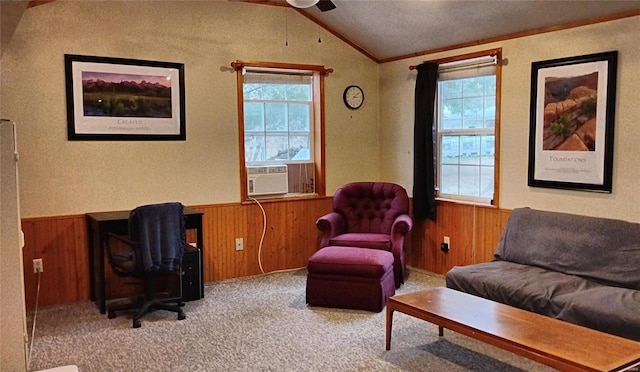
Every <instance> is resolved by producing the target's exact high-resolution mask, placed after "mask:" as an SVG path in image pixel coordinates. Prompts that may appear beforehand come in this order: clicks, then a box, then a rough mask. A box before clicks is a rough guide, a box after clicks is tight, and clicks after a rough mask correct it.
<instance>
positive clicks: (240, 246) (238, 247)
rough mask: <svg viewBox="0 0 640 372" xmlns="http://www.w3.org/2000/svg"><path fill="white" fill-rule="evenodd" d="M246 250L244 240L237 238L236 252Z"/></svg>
mask: <svg viewBox="0 0 640 372" xmlns="http://www.w3.org/2000/svg"><path fill="white" fill-rule="evenodd" d="M243 249H244V239H243V238H236V251H241V250H243Z"/></svg>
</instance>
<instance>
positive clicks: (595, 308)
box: [554, 282, 640, 341]
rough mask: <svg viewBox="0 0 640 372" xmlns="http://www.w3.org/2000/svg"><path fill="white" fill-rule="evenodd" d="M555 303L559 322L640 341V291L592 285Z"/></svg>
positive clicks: (555, 300)
mask: <svg viewBox="0 0 640 372" xmlns="http://www.w3.org/2000/svg"><path fill="white" fill-rule="evenodd" d="M554 302H555V303H556V304H557V305H558V306H560V308H561V310H560V311H559V313H558V315H557V318H558V319H562V320H566V321H568V322H571V323H575V324H580V325H583V326H585V327H589V328H593V329H597V330H600V331H603V332H607V333H612V334H615V335H618V336H622V337H626V338H630V339H633V340H636V341H640V312H639V310H640V309H639V306H640V291H636V290H633V289H626V288H619V287H612V286H607V285H602V284H598V283H594V282H590V283H589V288H585V289H583V290H580V291H576V292H574V293H565V294H562V295H559V296H558V297H556V298H555V299H554Z"/></svg>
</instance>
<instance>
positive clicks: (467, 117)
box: [462, 97, 484, 128]
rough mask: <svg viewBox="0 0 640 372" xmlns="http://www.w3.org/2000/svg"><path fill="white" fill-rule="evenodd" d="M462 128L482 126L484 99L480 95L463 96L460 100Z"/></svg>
mask: <svg viewBox="0 0 640 372" xmlns="http://www.w3.org/2000/svg"><path fill="white" fill-rule="evenodd" d="M462 105H463V108H464V112H463V124H462V127H463V128H482V127H483V121H484V120H483V116H484V100H483V98H482V97H476V98H465V99H464V100H463V102H462Z"/></svg>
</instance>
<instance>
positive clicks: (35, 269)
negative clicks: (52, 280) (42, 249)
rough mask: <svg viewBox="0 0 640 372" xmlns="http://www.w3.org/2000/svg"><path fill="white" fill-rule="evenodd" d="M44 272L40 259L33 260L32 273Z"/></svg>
mask: <svg viewBox="0 0 640 372" xmlns="http://www.w3.org/2000/svg"><path fill="white" fill-rule="evenodd" d="M41 272H44V267H43V265H42V258H34V259H33V273H34V274H37V273H41Z"/></svg>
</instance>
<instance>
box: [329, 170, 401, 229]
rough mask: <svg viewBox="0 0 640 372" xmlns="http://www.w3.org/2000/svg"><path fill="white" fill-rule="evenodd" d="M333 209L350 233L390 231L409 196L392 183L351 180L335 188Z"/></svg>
mask: <svg viewBox="0 0 640 372" xmlns="http://www.w3.org/2000/svg"><path fill="white" fill-rule="evenodd" d="M333 210H334V211H335V212H338V213H340V214H342V215H343V216H344V217H345V220H346V225H347V226H346V227H347V231H348V232H350V233H377V234H390V233H391V226H392V225H393V223H394V222H395V220H396V218H397V217H398V216H399V215H401V214H406V213H408V212H409V197H408V196H407V192H406V191H405V189H404V188H402V187H401V186H399V185H396V184H393V183H386V182H354V183H349V184H347V185H344V186H342V187H340V188H339V189H338V190H337V191H336V192H335V194H334V195H333Z"/></svg>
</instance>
